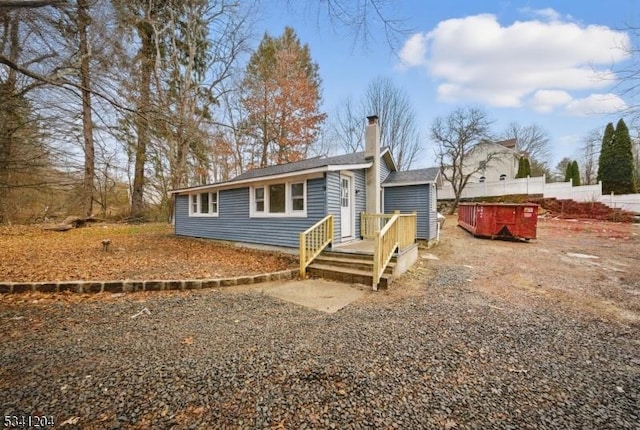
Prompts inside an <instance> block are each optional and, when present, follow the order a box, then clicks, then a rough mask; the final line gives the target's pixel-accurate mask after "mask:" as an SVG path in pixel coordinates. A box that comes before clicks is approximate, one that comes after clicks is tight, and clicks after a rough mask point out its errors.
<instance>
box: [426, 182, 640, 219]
mask: <svg viewBox="0 0 640 430" xmlns="http://www.w3.org/2000/svg"><path fill="white" fill-rule="evenodd" d="M545 181H546V179H545V177H544V176H539V177H535V178H519V179H507V180H505V181H493V182H481V183H477V184H476V183H473V184H467V186H466V187H465V188H464V190H462V198H477V197H490V196H504V195H509V194H537V195H540V194H542V196H544V197H548V198H551V197H553V198H556V199H570V200H575V201H577V202H597V201H599V202H602V203H604V204H605V205H607V206H609V207H612V208H620V209H624V210H626V211H630V212H636V213H640V194H621V195H611V196H609V195H604V196H603V195H602V183H599V184H597V185H580V186H575V187H574V186H572V185H571V181H569V182H551V183H548V184H547V183H546V182H545ZM438 198H439V199H443V200H452V199H454V198H455V196H454V193H453V188H452V187H451V185H450V184H449V183H446V182H445V184H444V186H443V187H442V188H441V189H439V190H438Z"/></svg>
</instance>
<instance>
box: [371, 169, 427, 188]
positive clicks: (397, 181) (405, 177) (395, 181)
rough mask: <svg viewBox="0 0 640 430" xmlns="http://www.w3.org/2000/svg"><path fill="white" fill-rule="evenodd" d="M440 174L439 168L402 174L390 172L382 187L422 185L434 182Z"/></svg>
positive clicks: (407, 171)
mask: <svg viewBox="0 0 640 430" xmlns="http://www.w3.org/2000/svg"><path fill="white" fill-rule="evenodd" d="M439 173H440V168H439V167H428V168H426V169H416V170H406V171H404V172H391V173H389V176H387V179H385V180H384V182H383V183H382V186H383V187H384V186H387V187H389V186H393V185H402V184H423V183H427V182H435V181H436V179H438V174H439Z"/></svg>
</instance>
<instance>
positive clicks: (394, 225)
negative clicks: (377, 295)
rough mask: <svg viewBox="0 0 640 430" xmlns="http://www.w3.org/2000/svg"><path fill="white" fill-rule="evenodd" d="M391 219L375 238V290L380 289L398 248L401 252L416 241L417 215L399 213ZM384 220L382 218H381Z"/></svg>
mask: <svg viewBox="0 0 640 430" xmlns="http://www.w3.org/2000/svg"><path fill="white" fill-rule="evenodd" d="M390 216H391V218H389V220H388V221H387V222H386V224H385V225H384V227H382V229H380V231H379V232H377V233H376V234H375V237H374V238H373V289H374V290H377V289H378V284H379V283H380V278H381V277H382V274H383V273H384V269H385V268H386V267H387V265H388V264H389V261H391V257H393V254H394V252H395V251H396V248H398V249H399V250H400V251H402V250H403V249H405V248H407V247H408V246H410V245H412V244H413V243H415V241H416V233H417V215H416V214H415V213H413V214H406V215H402V214H400V212H399V211H396V213H395V214H393V215H390ZM380 219H382V217H380Z"/></svg>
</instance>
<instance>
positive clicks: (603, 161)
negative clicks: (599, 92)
mask: <svg viewBox="0 0 640 430" xmlns="http://www.w3.org/2000/svg"><path fill="white" fill-rule="evenodd" d="M615 133H616V132H615V129H614V128H613V124H612V123H609V124H607V126H606V127H605V129H604V135H603V136H602V146H601V147H600V157H599V158H598V176H597V180H598V181H602V192H603V193H605V194H609V193H610V192H611V190H610V188H609V187H610V183H611V179H610V178H611V175H612V171H614V170H615V165H612V151H613V139H614V137H615Z"/></svg>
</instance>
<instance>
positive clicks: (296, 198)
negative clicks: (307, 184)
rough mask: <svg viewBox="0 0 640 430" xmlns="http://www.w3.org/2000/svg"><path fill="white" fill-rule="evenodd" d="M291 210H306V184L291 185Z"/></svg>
mask: <svg viewBox="0 0 640 430" xmlns="http://www.w3.org/2000/svg"><path fill="white" fill-rule="evenodd" d="M291 210H293V211H303V210H304V182H300V183H297V184H291Z"/></svg>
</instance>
